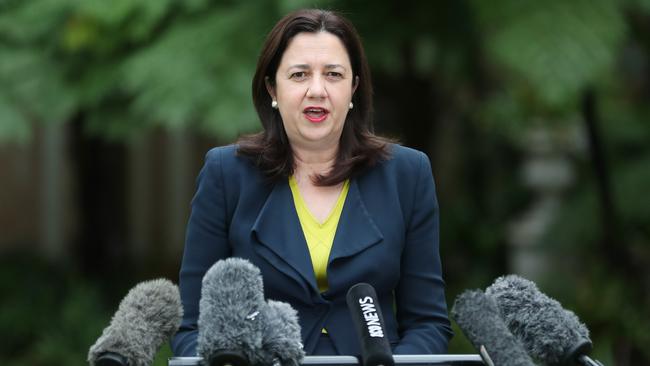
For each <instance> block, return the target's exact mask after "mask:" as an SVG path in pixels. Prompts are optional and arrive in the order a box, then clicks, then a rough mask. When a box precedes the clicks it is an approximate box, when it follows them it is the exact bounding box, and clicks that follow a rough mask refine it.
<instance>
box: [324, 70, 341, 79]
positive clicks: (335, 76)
mask: <svg viewBox="0 0 650 366" xmlns="http://www.w3.org/2000/svg"><path fill="white" fill-rule="evenodd" d="M327 77H328V78H332V79H341V78H342V77H343V74H341V73H340V72H336V71H328V72H327Z"/></svg>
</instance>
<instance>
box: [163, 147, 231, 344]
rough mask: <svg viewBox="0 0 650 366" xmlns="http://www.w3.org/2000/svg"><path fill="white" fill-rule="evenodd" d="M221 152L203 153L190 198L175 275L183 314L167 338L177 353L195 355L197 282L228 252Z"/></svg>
mask: <svg viewBox="0 0 650 366" xmlns="http://www.w3.org/2000/svg"><path fill="white" fill-rule="evenodd" d="M221 154H222V150H221V149H218V148H217V149H212V150H210V151H209V152H208V153H207V155H206V159H205V164H204V166H203V168H202V169H201V172H200V173H199V176H198V178H197V190H196V193H195V195H194V198H193V199H192V205H191V206H192V211H191V214H190V219H189V222H188V224H187V232H186V238H185V249H184V252H183V261H182V264H181V269H180V275H179V286H180V293H181V302H182V304H183V310H184V315H183V320H182V322H181V326H180V329H179V330H178V332H177V333H176V335H175V336H174V337H173V338H172V341H171V347H172V351H173V353H174V355H175V356H177V357H190V356H196V345H197V337H198V327H197V320H198V316H199V299H200V297H201V282H202V280H203V276H204V275H205V273H206V271H207V270H208V269H209V268H210V267H211V266H212V265H213V264H214V263H215V262H216V261H218V260H219V259H222V258H226V257H228V256H229V254H230V249H229V245H228V224H227V212H228V210H227V207H226V200H225V193H224V184H223V182H224V180H223V169H222V164H221Z"/></svg>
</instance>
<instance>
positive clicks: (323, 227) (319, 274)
mask: <svg viewBox="0 0 650 366" xmlns="http://www.w3.org/2000/svg"><path fill="white" fill-rule="evenodd" d="M289 187H291V194H292V195H293V202H294V204H295V206H296V212H297V213H298V219H299V220H300V226H301V227H302V232H303V233H304V235H305V240H306V241H307V247H308V248H309V255H310V256H311V263H312V265H313V267H314V274H315V275H316V283H317V284H318V288H319V289H320V291H321V292H325V291H327V288H328V284H327V261H328V259H329V256H330V251H331V250H332V244H333V243H334V235H335V234H336V228H337V226H338V224H339V218H340V217H341V212H342V211H343V204H344V203H345V197H347V195H348V189H349V187H350V181H349V180H347V179H346V180H345V182H344V183H343V189H342V190H341V194H340V195H339V199H338V200H337V201H336V205H334V208H333V209H332V212H330V214H329V216H328V217H327V218H326V219H325V221H324V222H322V223H320V222H318V220H316V218H315V217H314V216H313V215H312V214H311V212H310V211H309V209H308V208H307V205H306V204H305V201H304V200H303V199H302V196H301V195H300V191H299V190H298V183H297V182H296V178H295V177H294V176H293V175H292V176H291V177H289Z"/></svg>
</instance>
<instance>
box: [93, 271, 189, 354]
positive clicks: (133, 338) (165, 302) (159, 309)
mask: <svg viewBox="0 0 650 366" xmlns="http://www.w3.org/2000/svg"><path fill="white" fill-rule="evenodd" d="M182 317H183V308H182V305H181V299H180V294H179V291H178V287H177V286H176V285H174V284H173V283H171V282H170V281H169V280H166V279H157V280H152V281H146V282H142V283H140V284H138V285H137V286H135V287H134V288H132V289H131V290H130V291H129V293H128V294H127V295H126V296H125V297H124V299H122V301H121V302H120V305H119V307H118V309H117V312H115V315H113V319H111V323H110V325H109V326H108V327H106V328H105V329H104V331H103V333H102V335H101V336H100V337H99V339H97V341H96V342H95V344H93V345H92V346H91V347H90V350H89V351H88V362H89V363H90V365H92V366H100V365H121V364H128V365H129V366H149V365H151V364H152V363H153V360H154V357H155V356H156V353H157V352H158V350H159V349H160V346H162V344H163V342H165V341H167V340H169V339H170V338H171V336H172V335H173V334H174V333H176V331H177V330H178V327H179V326H180V323H181V318H182Z"/></svg>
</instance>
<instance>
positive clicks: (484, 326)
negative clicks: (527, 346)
mask: <svg viewBox="0 0 650 366" xmlns="http://www.w3.org/2000/svg"><path fill="white" fill-rule="evenodd" d="M451 316H452V317H453V318H454V320H455V321H456V323H457V324H458V326H459V327H460V329H461V330H462V331H463V333H464V334H465V336H467V339H469V341H470V342H471V343H472V345H473V346H474V347H475V348H476V349H477V350H479V354H480V355H481V358H482V359H483V362H484V363H485V364H486V365H489V366H493V365H497V366H534V365H535V364H534V363H533V360H532V359H531V358H530V356H529V355H528V354H527V353H526V351H524V348H523V346H522V344H521V343H520V342H519V341H518V340H517V339H516V338H515V336H514V335H512V333H510V331H509V330H508V328H507V327H506V325H505V323H504V322H503V319H501V317H500V315H499V309H498V307H497V304H496V302H495V301H494V299H492V298H490V297H488V296H486V295H485V294H484V293H483V292H482V291H481V290H469V291H465V292H463V293H462V294H460V295H459V296H458V297H456V301H455V302H454V306H453V307H452V309H451Z"/></svg>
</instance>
